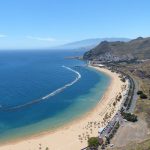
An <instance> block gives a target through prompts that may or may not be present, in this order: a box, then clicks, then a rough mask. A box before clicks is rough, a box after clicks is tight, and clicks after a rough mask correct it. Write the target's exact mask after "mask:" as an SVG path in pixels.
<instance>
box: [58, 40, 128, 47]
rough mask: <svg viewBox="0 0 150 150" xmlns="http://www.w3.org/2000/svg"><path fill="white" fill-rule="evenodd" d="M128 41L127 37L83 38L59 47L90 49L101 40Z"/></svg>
mask: <svg viewBox="0 0 150 150" xmlns="http://www.w3.org/2000/svg"><path fill="white" fill-rule="evenodd" d="M105 40H107V41H111V42H113V41H129V40H130V39H127V38H95V39H85V40H81V41H76V42H72V43H67V44H64V45H61V46H59V48H61V49H78V48H87V49H91V48H94V47H95V46H96V45H98V44H99V43H100V42H102V41H105Z"/></svg>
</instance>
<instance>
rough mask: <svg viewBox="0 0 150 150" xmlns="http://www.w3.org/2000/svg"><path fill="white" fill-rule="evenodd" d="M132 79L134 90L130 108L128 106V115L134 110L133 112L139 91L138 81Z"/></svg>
mask: <svg viewBox="0 0 150 150" xmlns="http://www.w3.org/2000/svg"><path fill="white" fill-rule="evenodd" d="M132 79H133V82H134V86H135V88H134V94H133V98H132V102H131V106H130V108H129V110H128V112H130V113H133V112H134V110H135V106H136V101H137V99H138V95H137V91H138V90H139V83H138V81H137V80H136V79H135V78H133V77H132Z"/></svg>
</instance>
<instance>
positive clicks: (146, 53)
mask: <svg viewBox="0 0 150 150" xmlns="http://www.w3.org/2000/svg"><path fill="white" fill-rule="evenodd" d="M83 58H84V59H88V60H93V59H96V60H106V61H109V60H110V61H118V60H131V59H135V58H136V59H150V37H148V38H142V37H139V38H137V39H134V40H131V41H128V42H122V41H116V42H108V41H103V42H101V43H100V44H99V45H97V46H96V47H95V48H93V49H91V50H90V51H88V52H86V53H85V54H84V56H83Z"/></svg>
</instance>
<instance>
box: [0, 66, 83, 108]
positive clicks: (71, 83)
mask: <svg viewBox="0 0 150 150" xmlns="http://www.w3.org/2000/svg"><path fill="white" fill-rule="evenodd" d="M62 67H63V68H65V69H67V70H69V71H72V72H74V73H75V74H76V75H77V77H76V78H75V79H74V80H73V81H72V82H70V83H67V84H65V85H64V86H62V87H60V88H58V89H57V90H55V91H53V92H51V93H49V94H47V95H46V96H43V97H42V98H39V99H36V100H32V101H30V102H28V103H25V104H21V105H17V106H14V107H11V108H3V110H14V109H19V108H22V107H26V106H28V105H32V104H35V103H37V102H40V101H43V100H46V99H48V98H50V97H52V96H55V95H56V94H58V93H60V92H62V91H63V90H65V89H66V88H68V87H70V86H72V85H73V84H75V83H76V82H77V81H78V80H79V79H80V78H81V74H80V73H79V72H78V71H76V70H74V69H71V68H70V67H67V66H64V65H63V66H62ZM0 108H1V107H0Z"/></svg>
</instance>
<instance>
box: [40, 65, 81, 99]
mask: <svg viewBox="0 0 150 150" xmlns="http://www.w3.org/2000/svg"><path fill="white" fill-rule="evenodd" d="M62 67H63V68H66V69H68V70H70V71H72V72H74V73H75V74H77V77H76V78H75V80H74V81H72V82H70V83H68V84H66V85H64V86H63V87H61V88H59V89H57V90H55V91H53V92H52V93H50V94H48V95H46V96H44V97H42V99H47V98H49V97H51V96H54V95H56V94H58V93H60V92H61V91H63V90H64V89H66V88H67V87H69V86H71V85H73V84H75V83H76V82H77V81H78V80H79V79H80V78H81V74H80V73H79V72H78V71H76V70H73V69H71V68H69V67H66V66H62Z"/></svg>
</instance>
